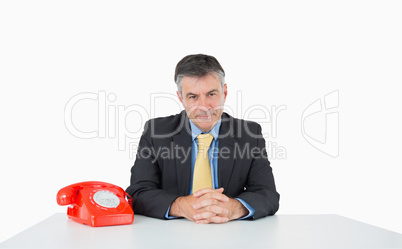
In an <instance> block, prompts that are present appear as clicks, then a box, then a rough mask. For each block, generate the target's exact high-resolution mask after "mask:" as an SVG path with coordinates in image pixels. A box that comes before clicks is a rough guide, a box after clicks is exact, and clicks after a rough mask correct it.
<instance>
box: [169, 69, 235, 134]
mask: <svg viewBox="0 0 402 249" xmlns="http://www.w3.org/2000/svg"><path fill="white" fill-rule="evenodd" d="M181 89H182V94H181V95H180V93H179V92H178V91H177V96H178V97H179V100H180V102H181V103H182V104H183V107H184V109H185V110H186V113H187V116H188V117H189V118H190V119H191V121H192V122H193V123H194V124H195V125H196V126H197V127H198V128H199V129H200V130H202V131H203V132H208V131H210V130H211V129H212V127H214V126H215V125H216V123H217V122H218V121H219V119H220V118H221V115H222V112H223V106H224V104H225V100H226V96H227V86H226V84H225V85H224V87H223V88H222V86H221V82H220V80H219V78H218V77H217V76H215V75H213V74H208V75H206V76H204V77H202V78H199V77H183V78H182V84H181Z"/></svg>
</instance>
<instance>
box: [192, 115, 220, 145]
mask: <svg viewBox="0 0 402 249" xmlns="http://www.w3.org/2000/svg"><path fill="white" fill-rule="evenodd" d="M189 120H190V126H191V137H192V139H193V141H194V139H196V138H197V136H198V135H200V134H201V133H211V135H212V136H213V137H214V139H217V138H218V136H219V129H220V128H221V123H222V118H220V119H219V121H218V123H217V124H216V125H215V126H214V127H213V128H212V129H211V130H210V131H208V132H203V131H202V130H200V129H199V128H198V127H197V126H196V125H195V124H194V123H193V121H191V119H189Z"/></svg>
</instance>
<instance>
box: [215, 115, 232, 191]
mask: <svg viewBox="0 0 402 249" xmlns="http://www.w3.org/2000/svg"><path fill="white" fill-rule="evenodd" d="M233 121H234V120H233V118H231V117H230V116H229V115H227V114H226V113H223V114H222V124H221V128H220V131H219V151H220V154H219V159H218V185H219V187H223V188H224V189H225V192H226V191H227V187H228V184H229V180H230V178H231V175H232V171H233V164H234V144H235V138H234V135H233V133H234V130H233V129H234V128H233Z"/></svg>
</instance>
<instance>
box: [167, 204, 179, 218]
mask: <svg viewBox="0 0 402 249" xmlns="http://www.w3.org/2000/svg"><path fill="white" fill-rule="evenodd" d="M169 211H170V206H169V207H168V209H167V211H166V213H165V219H168V220H172V219H177V218H178V217H175V216H170V215H169Z"/></svg>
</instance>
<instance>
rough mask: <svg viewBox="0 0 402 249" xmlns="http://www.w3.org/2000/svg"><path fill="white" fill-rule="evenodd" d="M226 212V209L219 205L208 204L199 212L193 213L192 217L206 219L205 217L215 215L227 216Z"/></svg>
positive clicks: (227, 211) (227, 212)
mask: <svg viewBox="0 0 402 249" xmlns="http://www.w3.org/2000/svg"><path fill="white" fill-rule="evenodd" d="M228 214H229V210H228V209H226V208H223V207H220V206H215V205H212V206H208V207H206V208H205V209H203V210H201V212H200V213H198V214H195V215H194V216H193V219H194V220H200V219H207V218H210V217H212V216H215V215H219V216H222V217H227V216H228Z"/></svg>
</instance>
